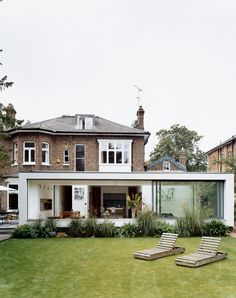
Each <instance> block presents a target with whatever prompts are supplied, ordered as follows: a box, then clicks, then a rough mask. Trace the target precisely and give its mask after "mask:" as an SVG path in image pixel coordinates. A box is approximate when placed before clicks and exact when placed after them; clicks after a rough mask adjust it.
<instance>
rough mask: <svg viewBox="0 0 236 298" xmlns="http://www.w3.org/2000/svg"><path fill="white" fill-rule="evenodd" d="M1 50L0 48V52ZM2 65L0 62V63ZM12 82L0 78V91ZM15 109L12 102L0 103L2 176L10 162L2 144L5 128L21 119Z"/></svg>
mask: <svg viewBox="0 0 236 298" xmlns="http://www.w3.org/2000/svg"><path fill="white" fill-rule="evenodd" d="M1 51H2V50H0V52H1ZM0 65H2V63H0ZM12 85H13V82H8V81H7V76H4V77H3V78H2V79H0V91H1V92H2V91H3V90H4V89H5V88H8V87H11V86H12ZM15 115H16V111H15V109H14V107H13V105H12V104H8V106H4V105H3V104H2V103H0V141H1V144H0V176H2V174H3V172H4V169H5V168H6V167H8V166H9V165H10V163H11V160H10V156H9V151H8V150H7V148H6V146H5V145H4V143H3V141H4V140H6V139H7V138H8V133H7V130H8V129H9V128H13V127H20V125H21V124H22V122H23V121H22V120H17V119H16V118H15Z"/></svg>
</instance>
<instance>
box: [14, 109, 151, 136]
mask: <svg viewBox="0 0 236 298" xmlns="http://www.w3.org/2000/svg"><path fill="white" fill-rule="evenodd" d="M81 116H87V115H81ZM90 116H91V115H90ZM94 120H95V125H94V126H93V127H92V128H91V129H79V128H78V127H77V123H76V116H62V117H58V118H53V119H49V120H45V121H41V122H35V123H26V124H25V125H23V126H22V127H21V128H20V129H10V130H9V133H10V134H14V133H19V132H26V131H28V132H29V131H41V132H45V133H50V134H62V133H63V134H64V133H65V134H67V133H71V134H86V135H88V134H93V135H94V134H118V135H121V134H124V135H143V136H145V138H146V139H148V137H149V135H150V133H149V132H148V131H144V130H142V129H138V128H133V127H129V126H125V125H121V124H118V123H115V122H112V121H110V120H107V119H104V118H101V117H98V116H94Z"/></svg>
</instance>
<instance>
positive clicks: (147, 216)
mask: <svg viewBox="0 0 236 298" xmlns="http://www.w3.org/2000/svg"><path fill="white" fill-rule="evenodd" d="M156 219H157V216H156V215H155V214H154V213H153V212H152V211H150V210H144V211H140V212H138V216H137V222H138V229H139V230H140V231H141V234H142V235H145V236H154V233H155V221H156Z"/></svg>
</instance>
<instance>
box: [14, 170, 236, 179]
mask: <svg viewBox="0 0 236 298" xmlns="http://www.w3.org/2000/svg"><path fill="white" fill-rule="evenodd" d="M19 177H21V179H26V180H31V179H32V180H34V179H37V180H38V179H40V180H51V179H59V180H77V179H79V180H143V181H145V180H162V181H165V180H166V181H167V180H168V181H169V180H172V181H180V180H182V181H183V180H184V181H191V180H194V181H204V180H216V181H225V180H231V181H233V179H234V175H233V174H228V173H227V174H226V173H147V172H140V173H138V172H136V173H134V172H131V173H104V172H82V173H81V172H30V173H25V172H24V173H23V172H20V173H19Z"/></svg>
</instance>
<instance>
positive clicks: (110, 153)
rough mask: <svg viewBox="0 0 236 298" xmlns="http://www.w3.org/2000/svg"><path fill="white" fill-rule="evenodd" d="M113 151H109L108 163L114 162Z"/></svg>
mask: <svg viewBox="0 0 236 298" xmlns="http://www.w3.org/2000/svg"><path fill="white" fill-rule="evenodd" d="M114 157H115V156H114V152H113V151H110V152H109V163H114V162H115V158H114Z"/></svg>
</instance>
